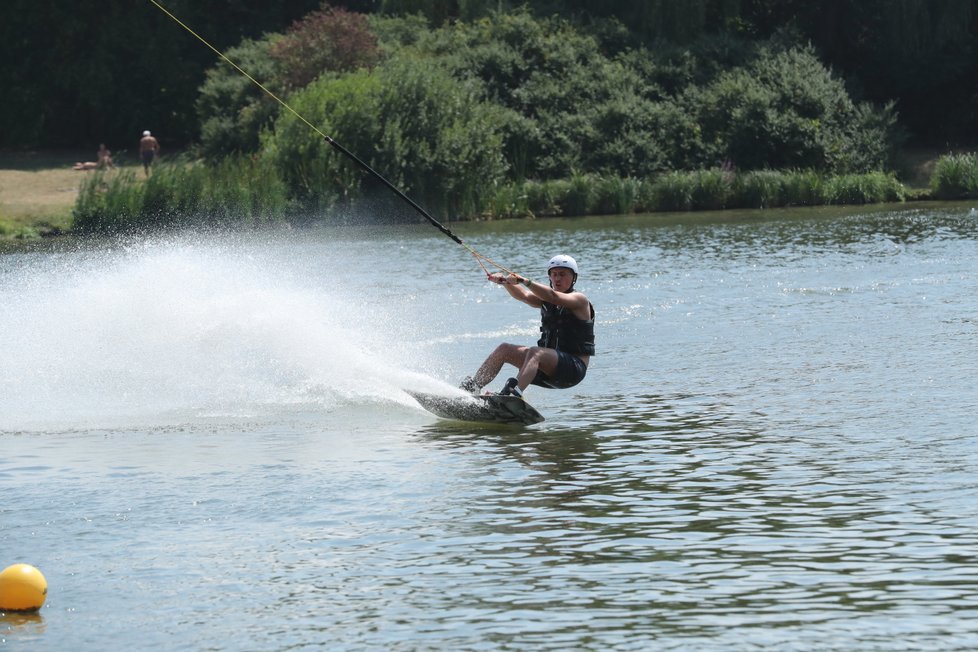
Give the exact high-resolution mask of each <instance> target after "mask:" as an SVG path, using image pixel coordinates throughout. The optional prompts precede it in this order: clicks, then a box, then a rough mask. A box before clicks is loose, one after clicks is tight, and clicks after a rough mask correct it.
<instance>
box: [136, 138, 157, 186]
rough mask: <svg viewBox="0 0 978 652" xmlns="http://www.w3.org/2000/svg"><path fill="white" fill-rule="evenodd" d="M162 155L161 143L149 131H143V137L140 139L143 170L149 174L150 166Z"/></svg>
mask: <svg viewBox="0 0 978 652" xmlns="http://www.w3.org/2000/svg"><path fill="white" fill-rule="evenodd" d="M159 155H160V143H159V141H158V140H156V138H154V137H153V134H151V133H149V131H144V132H143V137H142V138H141V139H140V140H139V157H140V158H141V159H143V172H145V173H146V174H147V176H148V175H149V167H150V166H151V165H153V160H154V159H155V158H156V157H157V156H159Z"/></svg>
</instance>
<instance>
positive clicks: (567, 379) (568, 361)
mask: <svg viewBox="0 0 978 652" xmlns="http://www.w3.org/2000/svg"><path fill="white" fill-rule="evenodd" d="M585 374H587V365H586V364H584V361H583V360H581V359H580V358H579V357H577V356H576V355H573V354H571V353H567V352H565V351H557V372H556V373H555V374H554V377H553V378H551V377H550V376H548V375H547V374H545V373H543V372H542V371H538V372H537V377H536V378H534V379H533V382H532V383H531V384H533V385H539V386H540V387H549V388H550V389H566V388H568V387H573V386H574V385H576V384H577V383H579V382H581V381H582V380H584V376H585Z"/></svg>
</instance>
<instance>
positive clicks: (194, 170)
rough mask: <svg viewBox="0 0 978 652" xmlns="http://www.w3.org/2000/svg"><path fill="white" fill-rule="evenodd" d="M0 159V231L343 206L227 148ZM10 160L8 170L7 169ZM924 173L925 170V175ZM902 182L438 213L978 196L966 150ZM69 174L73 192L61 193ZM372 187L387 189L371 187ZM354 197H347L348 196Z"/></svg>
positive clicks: (533, 187)
mask: <svg viewBox="0 0 978 652" xmlns="http://www.w3.org/2000/svg"><path fill="white" fill-rule="evenodd" d="M0 160H3V165H2V166H0V167H3V168H7V169H0V179H3V183H2V185H0V188H2V190H0V238H2V239H7V240H10V239H21V240H30V239H36V238H40V237H46V236H57V235H69V234H71V235H86V234H112V233H118V232H139V231H147V230H154V229H160V228H174V227H192V226H223V227H249V226H257V225H261V224H274V223H283V224H297V223H316V222H321V223H328V222H330V221H331V219H333V217H334V216H335V215H336V214H337V211H336V210H334V209H337V208H340V207H343V206H345V205H349V203H350V202H343V201H339V198H337V197H335V196H333V197H328V198H326V200H325V201H318V202H311V201H309V200H306V201H304V202H301V201H299V200H296V199H295V198H292V197H290V196H289V193H288V190H287V187H286V184H285V183H284V182H283V180H282V179H281V175H279V174H278V173H277V171H276V170H275V169H274V168H273V167H271V166H270V164H268V163H267V162H262V161H261V160H260V159H256V158H253V157H241V156H233V157H228V158H226V159H224V160H222V161H221V162H220V163H218V164H209V163H206V162H204V161H200V160H196V161H191V160H188V159H187V158H185V157H179V156H178V157H174V158H171V159H170V160H169V161H166V160H164V161H162V162H160V163H159V164H157V166H155V169H154V171H153V173H152V175H151V176H150V177H148V178H144V176H143V174H142V172H141V170H140V169H139V168H138V166H136V165H132V166H126V165H123V166H121V167H118V168H116V169H113V170H110V171H107V172H82V173H81V174H82V175H84V176H83V178H81V179H75V177H78V175H79V173H78V172H75V171H72V170H71V169H70V168H66V167H64V166H59V167H45V166H50V165H52V162H51V160H50V158H48V159H45V158H41V159H40V160H39V161H38V162H34V163H30V164H29V163H26V162H24V161H21V162H19V163H18V162H17V161H12V160H9V158H7V159H0ZM10 168H18V169H10ZM928 172H929V176H924V175H927V174H928ZM908 174H909V175H910V178H908V179H907V182H906V183H905V182H903V181H900V180H899V179H898V178H897V177H896V175H895V174H894V173H892V172H869V173H864V174H846V175H825V174H819V173H816V172H813V171H803V170H802V171H792V170H789V171H774V170H753V171H746V172H739V171H737V170H733V169H729V168H726V169H725V168H713V169H707V170H700V171H690V172H669V173H664V174H661V175H656V176H653V177H648V178H641V179H638V178H620V177H614V176H610V175H597V174H580V175H574V176H572V177H571V178H568V179H556V180H548V181H523V182H514V183H508V184H503V185H500V186H499V187H497V188H496V189H495V191H494V192H493V193H492V194H490V195H489V196H488V198H487V199H486V201H485V202H484V205H482V206H479V207H478V208H477V210H474V211H472V212H469V213H464V214H454V215H449V216H447V217H444V216H439V219H442V218H443V217H444V219H445V221H459V220H461V221H466V220H496V219H520V218H537V217H540V218H545V217H573V216H582V215H610V214H627V213H656V212H671V211H679V212H682V211H703V210H725V209H740V208H756V209H767V208H778V207H788V206H824V205H860V204H879V203H891V202H903V201H917V200H957V199H971V198H978V153H960V154H944V155H940V156H937V157H936V158H930V159H924V160H922V161H921V162H920V163H918V171H917V173H916V178H913V177H914V172H913V171H909V172H908ZM72 181H76V182H77V184H78V186H76V187H77V188H78V191H77V193H75V192H71V187H70V186H71V182H72ZM377 192H378V193H381V192H387V190H386V189H382V188H378V189H377ZM353 201H355V200H353Z"/></svg>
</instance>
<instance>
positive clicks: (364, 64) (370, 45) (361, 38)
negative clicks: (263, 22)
mask: <svg viewBox="0 0 978 652" xmlns="http://www.w3.org/2000/svg"><path fill="white" fill-rule="evenodd" d="M269 53H270V54H271V56H272V57H273V58H274V59H275V60H276V61H278V63H279V68H280V69H281V71H282V77H283V79H282V82H283V84H284V85H285V87H286V88H288V89H291V90H295V89H299V88H302V87H303V86H305V85H306V84H308V83H309V82H311V81H313V80H314V79H316V78H317V77H319V75H321V74H323V73H324V72H350V71H353V70H357V69H358V68H369V67H371V66H373V65H374V64H375V63H376V62H377V61H378V59H379V58H380V50H379V48H378V46H377V37H376V36H374V34H373V32H372V31H371V29H370V25H369V23H368V20H367V17H366V16H365V15H363V14H358V13H353V12H350V11H346V10H345V9H339V8H333V7H329V6H328V5H323V8H322V9H320V10H318V11H313V12H311V13H309V14H307V15H306V16H305V17H304V18H302V19H301V20H298V21H296V22H295V23H293V24H292V26H291V27H290V28H289V30H288V32H286V34H285V36H283V37H282V38H280V39H278V40H277V41H275V43H274V44H273V45H272V47H271V48H270V51H269Z"/></svg>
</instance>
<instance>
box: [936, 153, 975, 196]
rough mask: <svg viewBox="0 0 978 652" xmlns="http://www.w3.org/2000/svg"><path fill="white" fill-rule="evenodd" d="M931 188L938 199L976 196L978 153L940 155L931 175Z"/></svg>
mask: <svg viewBox="0 0 978 652" xmlns="http://www.w3.org/2000/svg"><path fill="white" fill-rule="evenodd" d="M930 185H931V190H932V191H933V193H934V196H935V197H937V198H939V199H973V198H975V197H978V154H976V153H974V152H972V153H968V154H947V155H945V156H942V157H940V158H939V159H938V160H937V163H936V164H935V166H934V173H933V174H932V175H931V182H930Z"/></svg>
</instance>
